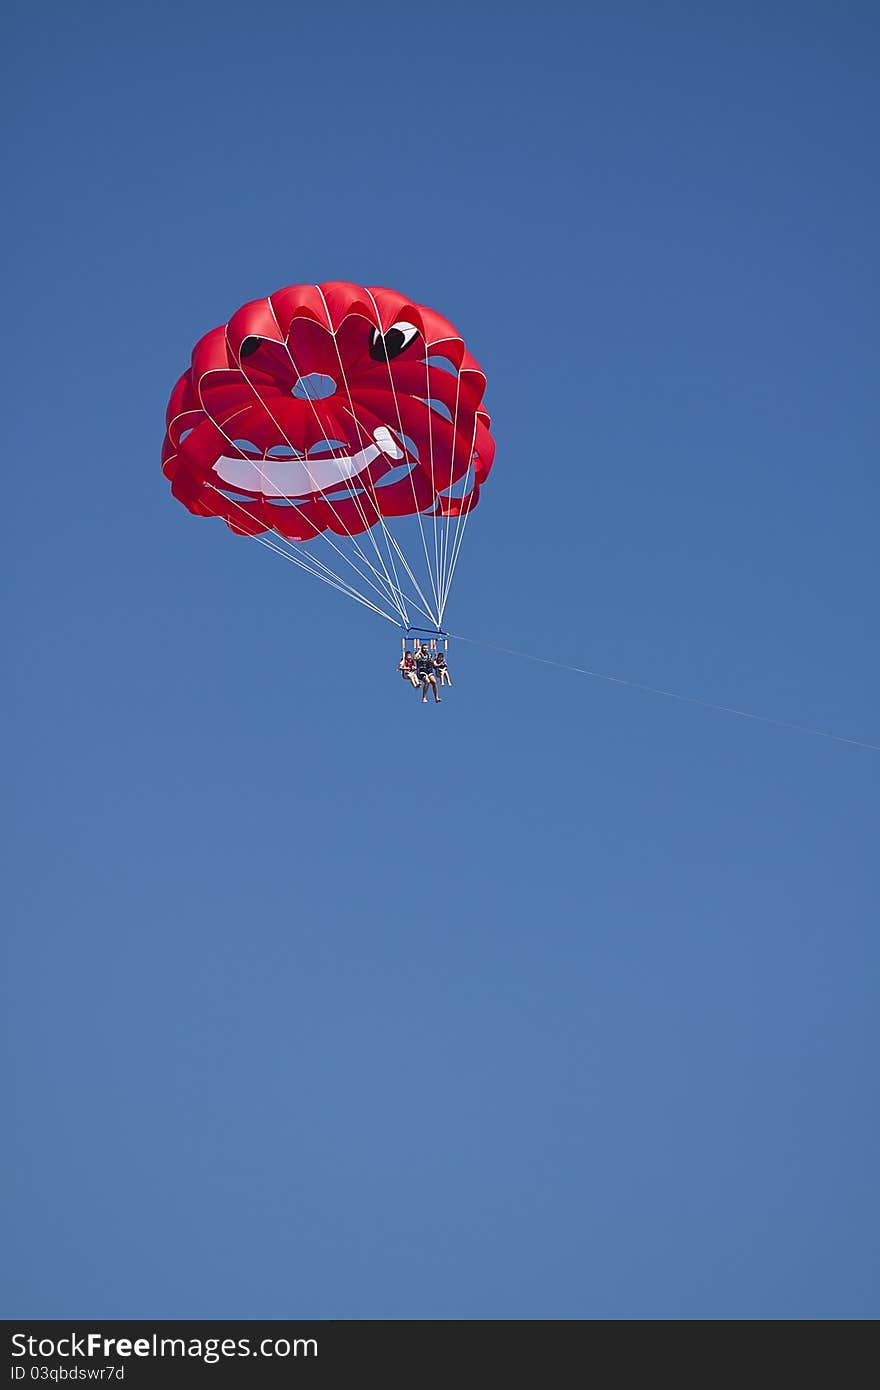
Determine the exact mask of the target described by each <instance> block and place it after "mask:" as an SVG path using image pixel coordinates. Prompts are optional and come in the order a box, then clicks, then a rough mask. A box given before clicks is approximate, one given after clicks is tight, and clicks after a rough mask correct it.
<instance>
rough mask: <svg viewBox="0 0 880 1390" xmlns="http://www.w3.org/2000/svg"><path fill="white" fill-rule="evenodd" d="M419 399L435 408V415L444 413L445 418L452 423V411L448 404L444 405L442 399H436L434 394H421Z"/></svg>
mask: <svg viewBox="0 0 880 1390" xmlns="http://www.w3.org/2000/svg"><path fill="white" fill-rule="evenodd" d="M418 399H419V400H420V401H421V402H422V404H423V405H426V406H428V408H429V409H430V410H433V412H434V414H435V415H442V416H443V419H444V420H448V421H449V423H450V424H452V411H451V410H450V409H449V406H448V405H444V404H443V402H442V401H438V400H435V399H434V397H433V396H427V397H426V396H419V397H418Z"/></svg>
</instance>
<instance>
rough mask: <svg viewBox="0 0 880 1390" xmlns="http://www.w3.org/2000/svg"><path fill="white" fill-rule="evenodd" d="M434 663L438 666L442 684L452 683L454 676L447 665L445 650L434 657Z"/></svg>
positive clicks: (438, 676) (438, 677) (439, 678)
mask: <svg viewBox="0 0 880 1390" xmlns="http://www.w3.org/2000/svg"><path fill="white" fill-rule="evenodd" d="M434 665H435V666H436V668H437V679H438V680H439V682H440V684H441V685H451V684H452V677H451V676H450V674H449V667H448V666H447V665H446V654H445V652H438V653H437V655H436V656H435V657H434Z"/></svg>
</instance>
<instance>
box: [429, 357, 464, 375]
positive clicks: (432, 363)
mask: <svg viewBox="0 0 880 1390" xmlns="http://www.w3.org/2000/svg"><path fill="white" fill-rule="evenodd" d="M424 362H425V365H426V366H428V367H439V369H440V371H441V372H449V374H450V376H458V368H457V367H456V365H455V363H454V362H450V360H449V358H448V357H426V358H425V359H424Z"/></svg>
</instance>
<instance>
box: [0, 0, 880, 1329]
mask: <svg viewBox="0 0 880 1390" xmlns="http://www.w3.org/2000/svg"><path fill="white" fill-rule="evenodd" d="M878 30H880V25H878V17H877V11H876V7H875V6H873V5H870V4H858V3H857V4H853V5H848V6H846V7H845V8H844V9H841V8H840V7H837V6H833V5H830V4H809V3H808V4H798V5H795V4H779V3H776V4H773V3H771V4H768V5H765V4H762V5H754V4H745V5H743V4H737V5H717V4H712V5H696V4H675V3H671V4H664V5H662V6H657V5H651V4H647V3H624V4H615V5H592V4H588V5H585V6H582V7H573V6H571V5H569V4H562V3H557V0H549V3H547V4H543V5H541V6H539V7H535V8H531V7H524V6H523V7H520V6H517V5H512V6H505V7H502V6H494V5H493V6H490V5H482V6H472V5H464V4H459V3H457V2H455V0H454V2H453V3H449V4H446V5H443V6H441V7H437V8H433V9H428V10H426V9H425V8H424V7H419V6H408V7H403V6H394V5H390V4H387V3H385V2H384V0H378V2H377V3H375V4H372V5H369V6H357V5H353V4H348V3H343V4H340V5H337V6H334V7H331V8H328V9H327V10H326V12H321V11H319V10H318V9H317V8H316V7H314V6H307V7H306V6H303V7H296V6H291V5H275V4H273V3H271V0H269V2H268V3H267V4H265V5H264V6H262V7H257V8H256V9H255V8H254V7H248V6H244V7H242V6H240V5H229V4H226V3H223V2H222V0H221V3H216V4H211V5H207V4H202V3H194V4H188V3H186V2H185V0H184V3H182V4H178V5H174V6H171V5H161V4H155V5H152V6H150V7H149V8H147V7H137V8H135V9H133V10H129V9H122V10H120V9H119V7H117V6H110V5H89V4H85V5H83V6H77V7H75V8H74V9H71V8H70V7H68V6H61V5H58V4H49V5H48V6H43V7H41V8H40V9H39V10H35V9H34V8H33V7H31V6H25V5H21V4H18V5H14V6H13V9H12V12H11V19H10V20H9V21H8V26H7V39H8V40H9V42H8V46H7V63H8V72H7V76H6V79H5V82H4V87H3V101H4V104H5V105H6V108H7V109H6V118H5V124H6V129H7V130H8V131H14V132H15V139H14V140H13V141H12V142H11V149H10V151H9V155H8V161H7V164H8V168H7V173H6V178H5V186H6V189H7V192H8V193H11V195H12V196H11V200H10V206H11V214H8V215H7V218H6V221H5V225H4V230H3V237H4V243H5V247H4V250H5V257H4V259H5V262H6V265H7V268H8V270H9V272H10V274H9V277H8V284H7V289H6V293H5V300H6V306H5V307H6V314H7V321H8V323H9V324H10V326H11V327H10V331H9V332H7V335H6V338H5V342H4V345H3V349H2V351H3V359H4V376H5V380H6V383H7V387H8V388H9V392H10V397H9V399H10V409H9V411H8V413H7V420H8V421H9V425H8V429H7V459H6V463H7V468H8V469H9V470H12V471H13V477H14V483H13V485H12V486H10V487H9V488H7V504H6V507H5V508H4V513H5V521H6V524H7V528H8V536H7V540H6V554H7V557H8V558H9V560H10V561H11V565H10V571H11V584H10V586H9V590H8V592H9V596H10V602H9V604H8V607H7V610H6V617H5V625H6V642H7V649H8V650H9V651H10V652H11V653H12V662H11V680H10V689H9V693H11V696H12V700H11V720H10V723H9V728H10V730H11V732H12V739H11V750H10V761H11V764H12V772H13V778H14V801H13V806H12V814H11V817H10V823H9V828H8V830H7V836H6V848H7V852H8V855H9V861H10V873H9V876H8V877H9V879H10V881H11V885H12V900H13V905H14V911H13V912H12V913H11V914H10V918H9V926H8V927H7V930H6V933H5V944H6V950H7V955H8V969H7V972H6V979H7V984H6V986H5V994H6V997H5V999H4V1013H5V1016H6V1020H7V1024H8V1049H9V1052H8V1056H9V1063H8V1065H7V1067H6V1072H7V1076H8V1085H9V1096H8V1100H7V1104H6V1115H7V1117H8V1119H9V1122H10V1123H9V1126H8V1132H7V1140H6V1144H5V1145H4V1155H3V1183H2V1186H3V1191H4V1194H5V1198H6V1202H7V1206H8V1215H7V1237H6V1240H5V1242H4V1245H5V1250H6V1255H7V1261H6V1264H7V1269H6V1273H5V1275H4V1282H5V1284H6V1288H5V1291H4V1299H3V1301H4V1306H5V1308H6V1310H7V1315H8V1316H16V1317H18V1316H31V1317H44V1318H49V1317H83V1316H86V1315H89V1316H92V1317H105V1318H109V1317H144V1318H153V1317H171V1318H180V1317H187V1316H194V1317H217V1318H227V1317H258V1316H264V1317H272V1316H275V1317H285V1316H313V1317H346V1316H348V1317H355V1318H393V1317H405V1318H409V1317H433V1318H454V1317H464V1318H477V1317H496V1318H550V1317H560V1318H582V1317H609V1318H623V1317H632V1316H638V1317H649V1318H654V1317H656V1318H682V1317H688V1318H702V1317H719V1316H720V1317H746V1316H749V1317H752V1316H754V1317H794V1318H804V1317H876V1316H877V1314H878V1312H880V1293H878V1270H877V1255H876V1251H877V1243H878V1235H880V1231H878V1224H880V1223H878V1210H877V1198H876V1174H877V1171H878V1166H880V1154H878V1148H880V1144H878V1139H880V1132H878V1122H877V1114H876V1104H875V1090H876V1059H877V1047H878V1022H877V1007H876V1000H877V987H878V963H880V961H878V954H880V953H878V942H877V927H878V912H877V902H878V856H877V800H878V795H877V794H878V771H880V762H878V755H877V754H873V753H870V752H866V751H862V750H859V749H852V748H845V747H843V746H840V745H837V744H832V743H827V742H825V741H822V740H819V739H810V738H806V737H804V736H802V735H798V734H794V733H787V732H784V731H782V730H779V729H774V728H770V727H767V726H763V725H759V724H752V723H747V722H745V721H739V720H736V719H732V718H730V717H728V716H723V715H720V714H713V713H711V712H708V711H705V710H701V709H698V708H695V707H692V706H684V705H676V704H673V703H672V702H670V701H664V700H661V699H657V698H654V697H651V696H647V695H643V694H639V693H638V692H636V691H633V690H630V689H626V688H620V687H615V686H612V685H607V684H603V683H600V682H594V681H590V680H588V679H586V678H583V677H579V676H576V675H573V674H570V673H566V672H564V671H556V670H553V669H550V668H547V667H543V666H537V665H532V664H529V663H527V662H523V661H519V660H517V659H514V658H510V657H507V656H502V655H499V654H497V653H493V652H492V651H490V650H488V649H486V648H482V647H478V646H470V645H464V644H453V647H452V649H451V651H450V664H451V666H452V669H453V674H454V678H455V681H456V684H455V688H454V690H453V691H452V692H451V693H450V697H449V698H448V699H447V700H446V701H445V702H444V705H443V707H442V709H439V710H437V709H434V708H433V707H430V708H428V709H424V708H422V707H421V706H420V705H419V703H418V702H417V700H416V699H415V697H414V696H413V697H412V698H410V692H409V691H408V690H406V689H404V688H403V686H402V683H401V682H400V681H399V680H397V678H396V676H395V674H394V661H395V660H396V650H397V639H396V637H395V634H394V630H393V629H392V628H391V627H390V626H388V625H386V624H383V623H382V622H381V621H380V620H378V619H375V618H373V617H371V616H370V615H369V614H367V613H366V612H365V611H364V610H362V609H361V608H359V607H357V606H356V605H355V604H352V603H349V602H346V601H345V600H344V599H342V598H340V597H338V596H337V595H336V594H334V593H333V592H331V591H330V590H329V589H327V588H325V587H324V586H322V585H319V584H317V583H315V582H314V581H313V580H311V579H309V578H307V577H306V576H302V575H300V574H298V573H297V572H296V571H295V570H294V569H293V568H292V567H291V566H287V565H284V564H283V563H282V561H281V560H279V559H278V558H277V557H276V556H274V555H271V554H268V553H265V552H263V551H261V550H260V549H258V547H257V546H255V545H252V544H250V543H249V542H246V541H243V540H240V539H237V538H235V537H233V536H231V535H230V534H229V532H228V531H227V530H226V528H225V527H224V526H223V525H222V524H221V523H219V522H218V523H215V522H208V521H200V520H198V519H196V518H194V517H192V516H190V515H189V514H188V513H186V512H185V511H184V509H183V508H181V507H180V506H178V505H177V504H176V503H175V502H174V501H173V500H172V499H171V496H170V493H169V489H168V487H167V485H166V483H165V480H164V479H163V477H162V475H161V473H160V471H159V458H158V456H159V449H160V445H161V438H162V431H163V418H164V408H165V403H166V400H167V396H168V393H169V391H170V389H171V386H172V385H173V383H174V381H175V379H176V378H177V376H178V375H179V373H180V372H181V371H182V370H183V369H184V367H185V366H186V364H187V361H188V356H189V352H190V349H191V347H192V345H193V343H194V342H195V340H196V339H197V338H198V337H199V336H200V335H201V334H202V333H203V332H205V331H206V330H207V329H209V328H211V327H213V326H214V325H215V324H217V323H220V322H222V321H224V320H225V319H226V318H227V317H228V316H229V314H231V313H232V312H233V311H234V310H235V309H236V308H237V307H238V306H239V304H241V303H243V302H244V301H246V300H248V299H251V298H255V297H258V296H261V295H264V294H267V293H269V292H271V291H273V290H275V289H277V288H278V287H280V286H282V285H285V284H291V283H297V282H317V281H321V280H332V279H348V280H352V281H356V282H359V283H363V284H371V285H391V286H394V287H395V288H399V289H401V290H403V291H404V292H405V293H407V294H408V295H411V296H412V297H413V298H414V299H416V300H417V301H420V302H422V303H425V304H429V305H431V306H433V307H435V308H437V309H438V310H439V311H440V312H442V313H444V314H445V315H446V316H447V317H449V318H450V319H452V321H453V322H454V323H456V324H457V325H458V326H459V327H460V328H461V329H462V331H463V333H464V334H465V336H466V338H467V340H468V344H469V346H470V347H471V348H472V350H473V351H474V353H475V354H476V356H477V357H478V358H479V360H480V362H481V363H482V365H483V366H484V367H485V369H486V372H487V374H488V378H489V386H488V391H487V400H488V403H489V406H490V408H491V411H492V414H493V421H494V433H495V436H496V439H497V442H498V455H497V461H496V465H495V468H494V471H493V473H492V476H491V478H490V480H489V483H488V485H487V486H486V489H485V491H484V494H483V500H482V502H481V504H480V507H479V509H478V510H477V512H476V513H475V514H474V516H473V518H472V520H471V524H470V527H469V530H468V534H467V539H466V542H465V547H464V549H463V551H462V557H461V561H460V564H459V568H458V571H457V575H456V583H455V587H454V590H453V595H452V599H451V602H450V608H449V612H448V618H449V625H450V627H451V628H452V630H453V631H457V632H460V633H462V634H465V635H467V636H470V637H473V638H479V639H483V640H485V641H488V642H493V643H497V644H500V645H503V646H508V647H513V648H517V649H524V650H527V651H530V652H534V653H536V654H538V655H541V656H546V657H551V658H555V659H559V660H562V661H563V662H566V661H567V662H570V663H571V664H573V665H579V666H590V667H594V668H597V669H599V670H601V671H607V672H610V673H612V674H616V675H620V676H623V677H626V678H629V679H632V680H636V681H642V682H645V683H648V684H651V685H657V686H663V687H668V688H672V689H675V690H682V691H684V692H687V693H690V694H694V695H698V696H700V697H702V698H705V699H706V700H709V701H714V702H719V703H723V704H733V705H737V706H740V707H745V708H747V709H753V710H756V711H759V712H762V713H765V714H767V715H769V716H772V717H778V718H780V719H788V720H793V721H795V722H799V723H803V724H808V725H812V726H818V727H821V728H831V729H834V730H835V731H837V732H839V733H840V734H842V735H845V736H848V737H852V738H857V739H858V738H862V739H867V740H869V741H873V742H877V741H878V737H877V736H878V733H880V714H878V708H877V698H876V692H877V687H878V679H880V653H878V643H877V623H876V608H877V581H878V547H877V504H878V485H877V472H876V460H877V438H878V410H877V390H876V379H877V378H876V374H877V362H878V339H877V322H878V307H880V306H878V302H877V301H878V285H877V276H876V248H877V246H878V244H880V200H878V193H877V188H878V181H877V161H876V129H877V118H878V109H877V93H876V77H875V74H876V63H877V48H878V37H880V34H878Z"/></svg>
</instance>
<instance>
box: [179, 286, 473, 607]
mask: <svg viewBox="0 0 880 1390" xmlns="http://www.w3.org/2000/svg"><path fill="white" fill-rule="evenodd" d="M485 386H486V378H485V375H484V373H483V371H482V370H481V368H480V367H479V365H478V364H477V362H476V361H475V360H474V358H473V357H471V355H470V354H469V353H468V351H467V350H466V348H465V344H464V340H463V339H462V337H461V336H460V334H459V333H458V332H457V331H456V329H455V328H453V326H452V324H451V323H449V322H448V321H447V320H446V319H444V318H442V317H441V316H440V315H439V314H437V313H435V312H434V311H433V310H432V309H427V308H425V307H423V306H422V305H419V304H414V303H413V302H412V301H411V300H409V299H407V298H406V296H404V295H402V294H398V293H397V292H396V291H394V290H389V289H370V288H364V287H362V286H360V285H352V284H348V283H346V282H342V281H334V282H331V283H328V284H323V285H293V286H290V287H288V288H287V289H282V290H279V291H278V292H277V293H276V294H273V295H270V296H269V298H267V299H258V300H254V301H252V302H251V303H249V304H245V305H244V306H243V307H242V308H241V309H239V310H238V312H237V313H235V314H234V315H233V316H232V318H231V319H230V320H229V322H228V323H227V324H225V325H223V326H221V327H219V328H215V329H212V331H211V332H210V333H207V334H205V336H204V337H203V338H201V339H200V340H199V342H198V343H197V344H196V347H195V349H194V351H193V355H192V365H191V367H190V368H189V370H188V371H187V372H185V373H184V375H183V376H182V377H181V378H180V380H179V381H178V383H177V385H176V386H175V388H174V390H173V392H172V394H171V400H170V402H169V406H168V412H167V429H166V434H165V442H164V447H163V450H162V468H163V471H164V473H165V475H166V476H167V477H168V478H169V479H170V481H171V488H172V492H173V494H174V496H175V497H177V498H178V500H179V501H181V502H182V503H183V504H184V506H186V507H187V508H188V509H189V510H190V511H191V512H194V513H195V514H196V515H199V516H220V517H222V518H223V519H224V520H225V521H226V523H227V525H228V526H229V527H230V528H231V529H232V530H233V531H235V532H237V533H239V534H244V535H250V536H255V537H258V538H259V537H260V536H261V535H263V534H264V533H266V532H275V533H276V535H277V536H278V537H281V538H282V540H283V542H284V543H285V544H286V545H287V546H288V547H289V550H290V552H292V555H291V558H292V557H293V555H296V556H297V558H298V560H299V562H301V563H302V565H303V567H304V568H309V569H310V571H311V572H312V573H316V574H317V577H319V578H326V577H327V575H326V574H325V573H324V571H327V572H328V573H330V574H331V575H332V577H333V579H335V580H337V581H338V585H339V586H340V587H343V588H344V589H345V590H346V591H348V592H352V596H353V597H357V596H361V597H362V598H364V596H363V595H359V591H358V590H357V586H356V585H354V584H353V583H352V582H351V580H352V576H351V574H350V573H348V572H347V571H343V572H342V573H337V568H338V566H336V565H335V564H331V565H328V564H327V563H326V555H324V558H319V555H320V551H319V547H317V546H316V544H315V543H316V542H319V541H321V540H322V539H323V540H324V541H326V542H327V543H328V544H329V545H330V547H331V549H332V551H333V552H334V553H336V554H339V555H342V556H343V558H344V559H345V562H346V564H347V565H349V566H353V567H354V568H355V569H357V571H358V573H359V574H360V575H361V578H362V579H363V580H365V582H366V583H368V584H369V585H370V587H371V588H372V589H373V591H374V593H373V595H372V597H371V598H369V599H365V601H368V602H370V606H376V603H375V596H376V594H381V596H382V597H383V598H384V599H385V600H386V601H387V602H390V603H391V605H392V606H393V607H394V609H395V611H396V613H397V614H398V616H399V617H404V618H405V617H408V608H407V603H408V602H410V603H412V604H413V605H414V606H415V607H416V608H418V609H420V611H421V612H423V613H427V614H428V616H429V617H430V618H431V620H432V622H436V623H437V625H438V626H439V625H440V623H441V622H442V617H443V608H444V607H445V602H446V598H447V597H448V591H449V583H450V582H451V578H452V569H453V568H454V564H455V560H456V559H457V555H458V550H459V548H460V541H461V536H462V535H463V530H464V523H465V522H466V520H467V516H468V514H469V513H470V511H471V510H472V508H473V507H474V505H475V504H476V502H477V499H478V497H479V493H480V486H481V484H482V483H483V482H484V481H485V479H486V477H487V475H488V473H489V470H490V468H491V466H492V459H493V455H494V447H495V446H494V442H493V440H492V436H491V434H490V432H489V424H490V421H489V416H488V414H487V412H486V410H485V407H484V406H483V393H484V390H485ZM407 517H410V518H412V517H415V518H416V519H417V522H418V530H419V533H420V535H421V539H422V543H423V549H424V559H425V561H426V564H427V571H428V580H427V583H425V584H424V585H423V584H422V583H420V582H419V579H418V577H417V576H416V573H415V567H414V565H413V563H412V562H411V561H410V559H408V558H407V556H406V554H405V552H404V548H403V547H402V546H401V539H400V537H399V536H398V535H397V534H396V532H395V531H394V530H392V529H391V528H390V527H389V521H391V520H392V519H394V520H395V522H396V521H397V520H398V519H402V518H407ZM450 528H452V529H453V531H454V535H453V534H450ZM376 531H378V533H379V534H378V536H377V535H376ZM364 533H370V534H369V538H368V540H367V539H364V540H358V537H362V536H363V534H364ZM337 538H338V539H337ZM291 543H292V544H291ZM310 543H311V544H310ZM371 547H372V549H371ZM377 561H378V562H379V563H377ZM364 562H366V566H365V563H364ZM313 566H317V567H318V568H313ZM426 590H430V591H431V596H430V597H426V592H425V591H426ZM385 616H389V615H388V614H387V613H386V614H385ZM392 621H397V618H393V619H392Z"/></svg>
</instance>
